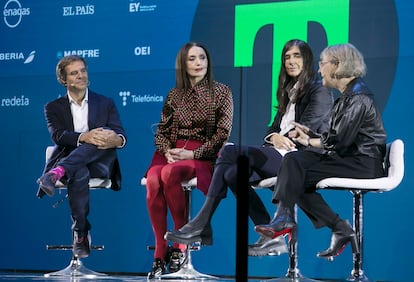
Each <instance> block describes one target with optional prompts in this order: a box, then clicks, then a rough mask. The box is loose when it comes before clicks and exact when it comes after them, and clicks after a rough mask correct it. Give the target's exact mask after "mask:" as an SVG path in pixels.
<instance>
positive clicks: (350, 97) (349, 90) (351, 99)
mask: <svg viewBox="0 0 414 282" xmlns="http://www.w3.org/2000/svg"><path fill="white" fill-rule="evenodd" d="M329 125H330V127H329V130H328V132H325V133H324V134H322V137H321V142H322V144H323V146H324V147H325V149H327V150H329V151H335V152H336V153H338V154H339V155H340V156H356V155H365V156H369V157H373V158H379V159H382V158H383V157H384V154H385V144H386V134H385V130H384V125H383V123H382V118H381V113H380V112H379V110H378V109H377V107H376V106H375V103H374V100H373V94H372V93H371V91H370V90H369V89H368V87H367V85H366V84H365V82H364V81H363V80H362V79H361V78H356V79H354V80H352V81H351V82H350V83H349V84H348V85H347V87H346V89H345V91H344V93H342V95H341V96H340V97H339V98H338V99H336V101H335V104H334V107H333V109H332V113H331V118H330V122H329Z"/></svg>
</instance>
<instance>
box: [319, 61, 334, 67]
mask: <svg viewBox="0 0 414 282" xmlns="http://www.w3.org/2000/svg"><path fill="white" fill-rule="evenodd" d="M318 63H319V67H323V66H324V65H326V64H327V63H332V62H331V61H322V60H321V61H319V62H318Z"/></svg>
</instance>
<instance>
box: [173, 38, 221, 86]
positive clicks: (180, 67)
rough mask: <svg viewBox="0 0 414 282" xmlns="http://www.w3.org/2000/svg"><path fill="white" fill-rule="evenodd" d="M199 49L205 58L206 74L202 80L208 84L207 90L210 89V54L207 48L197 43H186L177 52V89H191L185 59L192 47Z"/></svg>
mask: <svg viewBox="0 0 414 282" xmlns="http://www.w3.org/2000/svg"><path fill="white" fill-rule="evenodd" d="M194 46H197V47H200V48H202V49H203V50H204V52H205V53H206V56H207V62H208V65H207V73H206V76H205V78H204V79H207V81H208V83H209V88H210V89H212V88H213V87H212V85H213V79H214V77H213V63H212V61H211V56H210V53H209V52H208V50H207V48H206V47H204V45H202V44H200V43H197V42H188V43H186V44H184V45H183V46H182V47H181V49H180V50H179V51H178V54H177V57H176V59H175V86H176V87H177V88H178V89H184V90H187V89H191V82H190V78H189V77H188V73H187V57H188V51H189V50H190V49H191V48H192V47H194Z"/></svg>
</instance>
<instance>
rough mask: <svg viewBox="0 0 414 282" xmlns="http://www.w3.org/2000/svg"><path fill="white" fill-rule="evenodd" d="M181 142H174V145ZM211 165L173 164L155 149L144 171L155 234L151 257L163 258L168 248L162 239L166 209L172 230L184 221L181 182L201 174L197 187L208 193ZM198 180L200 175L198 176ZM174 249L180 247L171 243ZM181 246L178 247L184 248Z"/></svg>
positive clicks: (194, 162)
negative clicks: (200, 181) (200, 180)
mask: <svg viewBox="0 0 414 282" xmlns="http://www.w3.org/2000/svg"><path fill="white" fill-rule="evenodd" d="M180 143H181V141H180V140H179V141H178V142H177V148H178V147H180V145H181V144H180ZM186 144H187V145H186V149H190V150H193V149H195V148H197V147H198V146H200V145H201V142H198V141H194V142H191V141H190V142H186ZM212 170H213V164H212V162H211V161H202V160H183V161H178V162H175V163H172V164H169V163H168V162H167V159H166V158H165V157H164V156H163V155H161V154H160V153H159V152H158V151H157V152H155V154H154V157H153V159H152V162H151V165H150V167H149V169H148V171H147V187H146V188H147V198H146V201H147V208H148V214H149V217H150V221H151V225H152V230H153V232H154V235H155V251H154V258H159V259H161V260H164V258H165V256H166V254H167V251H168V242H167V241H166V240H165V239H164V234H165V233H166V232H167V212H168V209H169V210H170V213H171V217H172V219H173V221H174V229H175V230H177V229H179V228H181V227H182V226H183V225H184V224H186V223H187V219H188V212H189V210H188V208H189V207H188V206H187V201H186V197H185V193H184V191H183V189H182V187H181V182H182V181H184V180H189V179H191V178H193V177H195V176H199V175H200V174H201V175H202V177H201V178H202V179H203V182H207V183H198V184H199V185H198V189H200V190H201V191H202V192H203V193H204V194H206V193H207V190H208V186H209V185H210V183H209V182H210V180H211V175H212ZM197 182H199V177H197ZM173 247H174V248H180V246H179V245H178V244H174V246H173ZM183 247H184V246H181V248H183Z"/></svg>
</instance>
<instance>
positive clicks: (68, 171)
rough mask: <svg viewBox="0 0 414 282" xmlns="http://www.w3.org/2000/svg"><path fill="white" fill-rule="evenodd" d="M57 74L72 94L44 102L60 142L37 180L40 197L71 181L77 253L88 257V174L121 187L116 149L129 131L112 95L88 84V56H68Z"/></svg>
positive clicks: (56, 140) (51, 130)
mask: <svg viewBox="0 0 414 282" xmlns="http://www.w3.org/2000/svg"><path fill="white" fill-rule="evenodd" d="M56 76H57V80H58V81H59V82H60V83H61V84H62V85H64V86H65V87H66V89H67V95H65V96H63V97H60V98H58V99H56V100H54V101H52V102H50V103H48V104H46V106H45V117H46V122H47V127H48V130H49V133H50V136H51V138H52V140H53V142H54V143H55V144H56V145H55V148H54V150H53V153H52V155H51V157H50V159H49V161H48V162H47V163H46V167H45V169H44V174H43V175H42V176H41V177H40V178H39V179H38V181H37V182H38V184H39V190H38V192H37V196H38V197H39V198H41V197H43V196H44V195H45V194H46V195H48V196H53V195H54V191H55V184H56V182H57V181H58V180H60V181H62V182H63V183H65V184H66V185H67V187H68V199H69V206H70V209H71V215H72V220H73V225H72V231H73V254H74V255H75V256H76V257H79V258H83V257H87V256H88V255H89V252H90V249H89V242H90V234H89V230H90V228H91V225H90V223H89V221H88V219H87V216H88V214H89V179H90V178H92V177H101V178H110V179H111V181H112V186H111V188H112V189H113V190H115V191H117V190H120V189H121V172H120V167H119V163H118V158H117V154H116V149H117V148H123V147H124V146H125V143H126V134H125V132H124V129H123V127H122V124H121V121H120V118H119V114H118V111H117V109H116V107H115V104H114V102H113V100H112V99H110V98H108V97H105V96H102V95H99V94H96V93H94V92H92V91H90V90H89V89H88V85H89V80H88V71H87V64H86V61H85V59H84V58H82V57H79V56H72V55H71V56H66V57H63V58H62V59H61V60H60V61H59V62H58V64H57V66H56Z"/></svg>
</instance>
